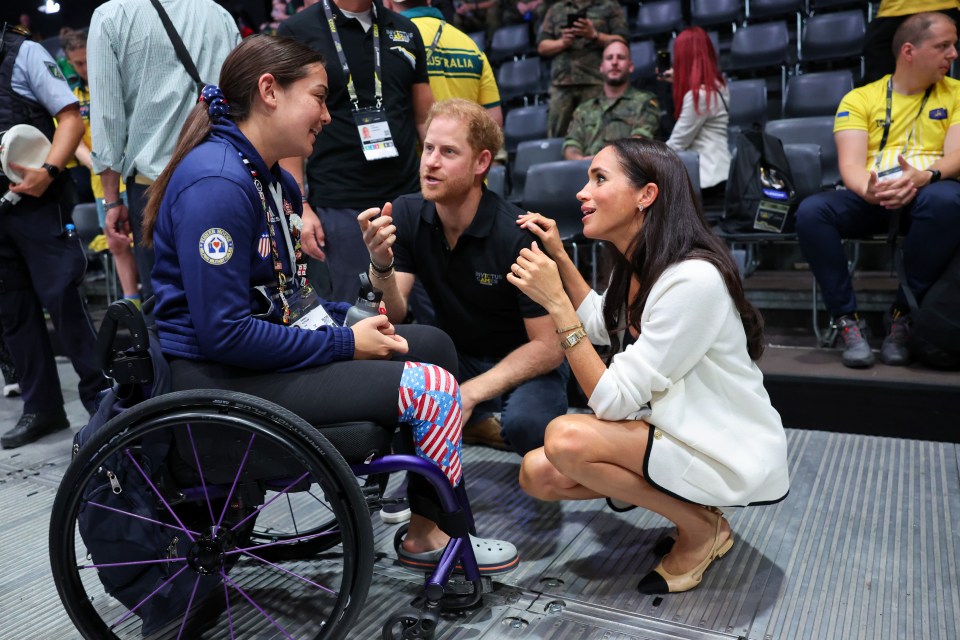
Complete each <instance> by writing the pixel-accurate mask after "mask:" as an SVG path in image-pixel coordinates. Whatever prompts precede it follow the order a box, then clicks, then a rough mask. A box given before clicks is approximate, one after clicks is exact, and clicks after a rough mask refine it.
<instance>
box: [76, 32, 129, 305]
mask: <svg viewBox="0 0 960 640" xmlns="http://www.w3.org/2000/svg"><path fill="white" fill-rule="evenodd" d="M60 44H61V46H62V47H63V52H64V54H66V56H67V60H69V61H70V64H71V65H72V66H73V68H74V70H75V71H76V72H77V76H79V78H80V82H79V83H78V84H77V86H76V87H75V88H74V89H73V94H74V95H75V96H77V100H79V101H80V115H81V117H82V118H83V125H84V129H83V138H82V139H81V140H80V144H79V145H77V150H76V158H77V161H78V162H79V163H80V164H82V165H83V166H85V167H86V168H87V169H89V170H90V189H91V190H92V191H93V197H94V198H96V202H97V213H98V214H99V217H100V228H101V229H102V228H103V226H104V224H105V222H104V221H105V219H106V214H107V211H106V205H107V203H106V202H104V199H103V182H101V180H100V176H98V175H97V174H96V173H94V170H93V162H92V160H91V159H90V150H91V149H92V148H93V143H92V142H91V141H90V89H89V87H88V86H87V32H86V31H68V32H66V33H64V34H63V35H62V36H61V38H60ZM120 198H121V202H122V203H123V205H124V206H126V205H127V194H126V188H125V186H124V184H123V182H121V183H120ZM114 206H116V204H114ZM106 237H107V238H108V240H107V246H108V247H109V249H110V253H111V254H112V255H113V259H114V261H115V262H116V265H117V276H118V277H119V278H120V287H121V289H123V297H124V298H128V299H130V300H134V301H135V302H137V303H139V301H140V289H139V287H138V285H137V265H136V262H134V259H133V251H132V250H131V249H130V243H129V242H123V241H115V240H114V239H113V238H111V236H110V234H106Z"/></svg>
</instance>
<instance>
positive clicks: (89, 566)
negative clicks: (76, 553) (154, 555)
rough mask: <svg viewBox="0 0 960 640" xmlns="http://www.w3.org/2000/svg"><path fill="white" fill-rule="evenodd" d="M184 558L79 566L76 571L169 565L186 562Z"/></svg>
mask: <svg viewBox="0 0 960 640" xmlns="http://www.w3.org/2000/svg"><path fill="white" fill-rule="evenodd" d="M186 561H187V559H186V558H163V559H162V560H131V561H130V562H104V563H103V564H80V565H77V569H107V568H109V567H138V566H142V565H148V564H169V563H171V562H186Z"/></svg>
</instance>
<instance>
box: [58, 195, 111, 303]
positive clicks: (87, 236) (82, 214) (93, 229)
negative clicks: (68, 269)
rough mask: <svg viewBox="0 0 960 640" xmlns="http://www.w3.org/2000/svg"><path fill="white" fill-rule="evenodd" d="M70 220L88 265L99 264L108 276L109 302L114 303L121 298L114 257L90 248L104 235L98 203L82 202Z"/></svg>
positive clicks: (106, 252) (107, 293)
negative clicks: (94, 240)
mask: <svg viewBox="0 0 960 640" xmlns="http://www.w3.org/2000/svg"><path fill="white" fill-rule="evenodd" d="M70 218H71V220H73V224H74V227H76V231H77V238H78V239H79V240H80V245H81V246H82V247H83V253H84V255H86V257H87V264H91V263H96V262H99V263H100V265H101V267H102V268H103V273H104V275H105V276H106V295H107V302H108V303H109V302H113V301H114V300H116V299H117V298H119V297H120V291H119V286H118V283H117V276H116V267H115V264H114V261H113V256H112V255H111V254H110V252H109V251H107V250H104V251H94V250H93V249H91V248H90V242H91V241H92V240H93V239H94V238H96V237H97V236H98V235H100V234H101V233H103V231H102V229H100V217H99V216H98V215H97V205H96V203H94V202H81V203H80V204H78V205H76V206H74V207H73V211H72V212H71V214H70Z"/></svg>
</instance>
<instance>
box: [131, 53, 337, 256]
mask: <svg viewBox="0 0 960 640" xmlns="http://www.w3.org/2000/svg"><path fill="white" fill-rule="evenodd" d="M322 63H323V56H321V55H320V54H319V53H317V52H316V51H314V50H313V49H311V48H310V47H308V46H307V45H305V44H302V43H300V42H297V41H296V40H293V39H292V38H281V37H276V36H268V35H256V36H250V37H249V38H245V39H244V40H243V41H241V42H240V44H239V45H237V47H236V48H235V49H234V50H233V51H231V52H230V54H229V55H228V56H227V58H226V60H224V61H223V67H222V69H221V70H220V91H221V92H222V95H223V97H224V98H225V100H226V103H227V105H229V115H228V116H226V117H229V118H230V119H232V120H234V121H236V122H243V121H244V120H246V119H247V118H248V117H249V116H250V111H251V110H252V109H253V105H254V104H256V103H255V100H256V99H257V95H258V94H259V91H260V90H259V82H260V77H261V76H262V75H264V74H265V73H269V74H270V75H272V76H273V77H274V79H275V80H276V81H277V84H279V85H280V86H281V87H287V86H289V85H290V84H292V83H294V82H296V81H297V80H300V79H301V78H304V77H306V76H307V74H308V73H309V72H310V70H309V69H308V67H309V66H310V65H313V64H322ZM211 112H213V113H214V114H216V115H211ZM220 117H221V116H220V115H219V114H218V110H217V109H215V108H214V107H213V105H212V104H211V103H210V102H209V101H205V102H199V103H197V105H196V106H195V107H194V108H193V109H192V110H191V111H190V115H189V116H187V120H186V122H184V123H183V128H182V129H180V135H179V137H178V138H177V144H176V147H174V150H173V155H172V156H171V157H170V162H169V163H168V164H167V166H166V167H164V169H163V172H161V174H160V177H159V178H157V181H156V182H154V183H153V184H152V185H150V188H149V189H147V198H148V200H147V206H146V207H145V208H144V211H143V243H144V244H145V245H146V246H148V247H149V246H151V245H152V244H153V228H154V226H155V225H156V223H157V214H158V213H159V212H160V203H161V202H162V201H163V196H164V193H165V192H166V190H167V185H168V184H170V177H171V176H172V175H173V172H174V171H175V170H176V168H177V166H178V165H179V164H180V162H181V161H182V160H183V159H184V157H186V155H187V154H188V153H190V152H191V151H192V150H193V149H194V147H196V146H197V145H199V144H200V143H201V142H203V141H204V140H205V139H206V138H207V136H208V135H210V129H211V124H212V122H213V121H215V120H217V119H219V118H220Z"/></svg>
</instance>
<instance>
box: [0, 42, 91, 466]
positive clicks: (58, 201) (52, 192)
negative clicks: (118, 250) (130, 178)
mask: <svg viewBox="0 0 960 640" xmlns="http://www.w3.org/2000/svg"><path fill="white" fill-rule="evenodd" d="M0 37H2V40H0V131H7V130H9V129H10V127H13V126H14V125H17V124H29V125H32V126H34V127H36V128H37V129H39V130H40V131H41V132H43V133H44V135H46V136H47V137H49V138H50V139H51V140H52V141H53V145H52V146H51V148H50V151H49V153H48V154H47V157H46V162H45V163H44V164H43V167H42V168H28V167H21V166H13V167H11V169H15V170H16V171H17V172H18V173H20V175H21V176H22V180H21V181H20V182H19V183H15V184H14V183H11V181H10V180H9V178H7V177H5V176H4V177H2V178H0V192H2V193H6V191H7V190H8V189H9V190H11V191H13V192H15V193H17V194H19V195H20V196H21V200H20V201H19V202H18V203H17V204H16V205H14V206H13V207H12V208H9V209H8V210H6V211H5V212H4V213H3V214H0V320H2V324H3V338H4V341H5V342H6V343H7V346H8V347H9V348H10V352H11V354H12V355H13V360H14V362H15V363H16V366H17V368H18V369H19V370H20V376H21V380H20V386H21V389H22V391H23V415H22V416H21V417H20V420H19V421H18V422H17V424H16V426H14V427H13V429H11V430H9V431H7V432H6V433H4V434H3V436H2V437H0V444H2V446H3V448H4V449H12V448H14V447H19V446H22V445H25V444H28V443H30V442H33V441H34V440H36V439H37V438H39V437H41V436H43V435H46V434H48V433H52V432H54V431H58V430H60V429H66V428H67V427H69V426H70V425H69V421H68V420H67V416H66V412H65V411H64V409H63V395H62V394H61V392H60V378H59V376H58V375H57V365H56V362H55V361H54V355H53V348H52V346H51V343H50V338H49V335H48V333H47V326H46V322H45V320H44V316H43V310H44V309H46V310H47V311H48V312H49V314H50V318H51V319H52V320H53V325H54V327H55V328H56V331H57V337H58V338H59V342H60V344H61V346H62V348H63V350H64V352H65V353H66V355H68V356H69V357H70V359H71V361H72V362H73V367H74V369H75V370H76V371H77V374H78V375H79V376H80V385H79V390H80V399H81V401H82V402H83V405H84V407H85V408H86V409H87V410H88V411H92V410H93V408H94V400H95V398H96V394H97V392H98V391H99V390H100V389H102V388H103V387H104V386H105V383H106V380H105V378H104V377H103V375H102V374H101V373H100V371H99V369H98V368H97V364H96V363H97V360H96V356H95V347H94V345H95V340H96V335H95V332H94V329H93V325H92V324H91V322H90V318H89V316H88V315H87V311H86V308H85V306H84V304H83V300H82V299H81V297H80V293H79V291H78V286H79V284H80V282H81V280H82V279H83V274H84V271H85V269H86V257H85V256H84V253H83V249H82V247H81V246H80V241H79V239H78V238H76V236H75V235H74V236H72V237H71V236H69V235H68V234H67V233H66V231H65V226H66V224H67V223H68V222H70V212H71V207H72V202H71V200H72V182H70V178H69V175H68V174H67V173H66V172H64V171H63V168H64V166H65V165H66V163H67V161H68V160H69V159H70V158H71V157H72V155H73V151H74V149H76V148H77V143H78V142H79V141H80V137H81V136H82V135H83V120H82V119H81V117H80V110H79V108H78V106H77V99H76V97H75V96H74V95H73V93H72V92H71V91H70V87H69V86H68V85H67V82H66V80H65V79H64V77H63V75H62V74H61V73H60V69H59V68H58V67H57V63H56V62H54V60H53V58H51V57H50V55H49V54H48V53H47V52H46V51H45V50H44V48H43V47H42V46H40V45H39V44H37V43H35V42H32V41H30V40H28V39H27V38H26V37H25V35H24V33H23V32H20V31H17V30H15V29H12V28H9V27H7V26H6V25H4V27H3V29H2V35H0ZM53 118H56V119H57V126H56V127H55V126H54V121H53ZM11 172H12V171H11Z"/></svg>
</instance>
